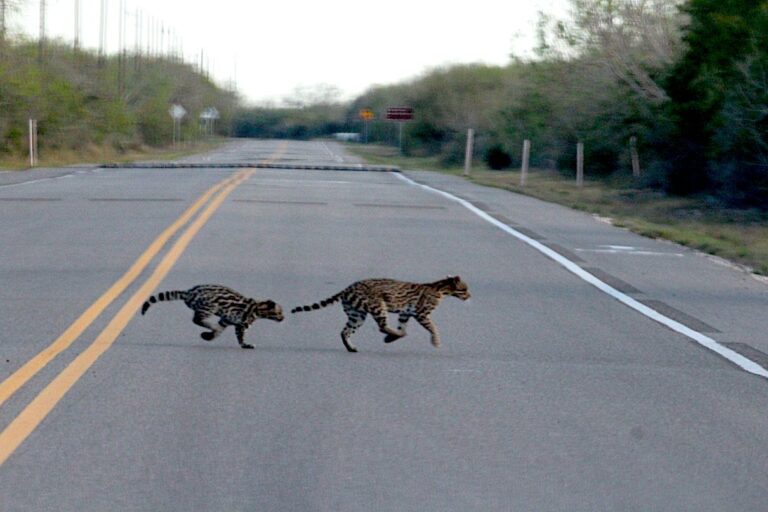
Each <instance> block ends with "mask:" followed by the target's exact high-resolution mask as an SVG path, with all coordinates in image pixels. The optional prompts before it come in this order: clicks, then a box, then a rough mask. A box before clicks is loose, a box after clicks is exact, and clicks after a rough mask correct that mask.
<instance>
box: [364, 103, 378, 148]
mask: <svg viewBox="0 0 768 512" xmlns="http://www.w3.org/2000/svg"><path fill="white" fill-rule="evenodd" d="M375 117H376V116H375V115H374V113H373V110H371V109H369V108H364V109H362V110H361V111H360V119H362V120H363V144H367V143H368V123H369V122H370V121H373V119H374V118H375Z"/></svg>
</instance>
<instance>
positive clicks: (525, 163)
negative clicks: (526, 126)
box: [520, 139, 531, 187]
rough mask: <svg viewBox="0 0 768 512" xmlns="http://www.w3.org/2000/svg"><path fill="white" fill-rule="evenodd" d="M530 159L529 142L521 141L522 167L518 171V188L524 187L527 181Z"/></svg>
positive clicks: (526, 140)
mask: <svg viewBox="0 0 768 512" xmlns="http://www.w3.org/2000/svg"><path fill="white" fill-rule="evenodd" d="M530 159H531V141H530V140H528V139H525V140H524V141H523V167H522V169H520V186H521V187H524V186H525V184H526V182H527V181H528V162H529V161H530Z"/></svg>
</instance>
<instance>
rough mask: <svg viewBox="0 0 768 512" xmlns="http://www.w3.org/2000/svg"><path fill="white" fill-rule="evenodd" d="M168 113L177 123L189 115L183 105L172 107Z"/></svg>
mask: <svg viewBox="0 0 768 512" xmlns="http://www.w3.org/2000/svg"><path fill="white" fill-rule="evenodd" d="M168 113H169V114H170V115H171V117H172V118H173V119H174V120H175V121H178V120H179V119H181V118H183V117H184V116H185V115H187V109H185V108H184V107H182V106H181V105H176V104H174V105H171V108H170V109H168Z"/></svg>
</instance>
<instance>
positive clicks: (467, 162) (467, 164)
mask: <svg viewBox="0 0 768 512" xmlns="http://www.w3.org/2000/svg"><path fill="white" fill-rule="evenodd" d="M474 140H475V130H473V129H472V128H470V129H468V130H467V149H466V151H465V152H464V176H469V173H470V171H471V170H472V149H473V146H474Z"/></svg>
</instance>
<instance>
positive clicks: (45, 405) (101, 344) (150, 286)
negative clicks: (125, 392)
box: [0, 144, 285, 466]
mask: <svg viewBox="0 0 768 512" xmlns="http://www.w3.org/2000/svg"><path fill="white" fill-rule="evenodd" d="M284 149H285V144H283V145H282V146H281V147H280V148H279V149H278V153H280V152H282V151H284ZM275 157H276V156H273V158H275ZM252 174H253V171H238V172H236V173H235V174H234V175H233V176H231V177H229V178H227V179H225V180H223V181H221V182H219V183H218V184H216V185H214V186H213V187H211V188H210V189H208V190H207V191H206V192H205V193H204V194H203V195H202V196H200V198H198V199H197V200H196V201H195V202H194V203H193V204H192V205H191V206H190V207H189V208H188V209H187V210H186V211H185V212H184V213H182V215H181V216H180V217H179V218H178V219H177V220H176V221H175V222H174V223H173V224H171V225H170V226H168V227H167V228H166V229H165V230H164V231H163V232H162V233H160V235H159V236H158V237H157V238H156V239H155V240H154V241H153V242H152V243H151V244H150V245H149V247H148V248H147V249H146V250H145V251H144V252H143V253H142V254H141V255H140V256H139V258H138V259H137V260H136V261H135V262H134V263H133V265H131V267H130V268H129V269H128V271H126V273H125V274H124V275H123V276H122V277H120V278H119V279H118V280H117V281H115V283H114V284H113V285H112V286H111V287H110V288H109V289H108V290H107V291H106V292H104V294H102V295H101V296H100V297H99V298H98V299H96V301H95V302H94V303H93V304H91V305H90V306H89V307H88V309H86V310H85V311H84V312H83V313H82V314H81V315H80V316H79V317H78V318H77V320H75V321H74V322H73V323H72V325H70V326H69V327H68V328H67V329H66V330H65V331H64V332H63V333H62V334H61V335H60V336H59V337H58V338H57V339H56V340H55V341H54V342H53V343H52V344H51V345H50V346H48V347H47V348H45V349H43V350H42V351H41V352H40V353H38V354H37V355H36V356H34V357H33V358H32V359H30V360H29V361H28V362H26V363H25V364H24V365H23V366H21V367H20V368H19V369H18V370H16V371H15V372H14V373H13V374H12V375H10V376H9V377H8V378H6V379H5V380H4V381H3V382H1V383H0V406H2V405H3V404H4V403H5V402H6V401H7V400H8V399H10V398H11V397H12V396H13V394H14V393H16V392H17V391H18V390H19V389H20V388H21V387H22V386H23V385H24V384H26V383H27V382H28V381H29V380H30V379H31V378H32V377H34V376H35V375H36V374H37V373H38V372H40V371H41V370H42V369H43V368H45V366H46V365H48V363H50V362H51V361H52V360H53V359H54V358H56V356H58V355H59V354H61V353H62V352H63V351H65V350H66V349H67V348H69V347H70V346H71V345H72V343H74V342H75V340H76V339H77V338H78V337H79V336H80V335H81V334H82V333H83V332H84V331H85V330H86V329H87V328H88V327H89V326H90V325H91V324H92V323H93V322H94V321H95V320H96V318H97V317H98V316H99V315H100V314H101V313H102V312H103V311H104V310H105V309H106V308H107V307H108V306H109V305H110V304H111V303H112V302H113V301H114V300H115V299H116V298H117V297H118V296H120V294H122V293H123V292H124V291H125V290H126V289H127V288H128V286H130V285H131V284H132V283H133V282H134V281H135V280H136V279H137V278H138V277H139V275H140V274H141V273H142V272H143V271H144V270H145V269H146V268H147V266H149V264H150V263H151V262H152V260H153V259H154V258H155V257H156V256H157V255H158V254H159V252H160V251H161V250H162V249H163V247H164V246H165V245H166V244H167V243H168V241H169V240H170V239H171V238H172V237H173V236H174V235H175V234H176V233H177V232H178V231H179V230H181V228H182V227H183V226H185V225H186V224H187V223H188V222H190V220H191V219H193V218H194V217H195V214H197V213H198V211H200V210H201V209H202V212H201V213H200V214H199V215H198V216H197V217H196V218H194V220H192V222H191V223H190V224H189V226H188V227H187V229H186V230H185V231H184V232H183V233H182V234H181V235H179V237H178V239H177V240H176V242H175V243H174V244H173V246H172V247H171V249H169V250H168V252H167V253H166V254H165V256H164V257H163V258H162V259H161V260H160V263H159V264H158V265H157V267H156V268H155V269H154V271H153V272H152V274H151V275H150V276H149V277H148V278H147V279H146V280H145V281H144V283H143V284H142V285H141V286H140V287H139V289H138V290H136V292H135V293H134V294H133V295H132V296H131V298H130V299H128V301H126V303H125V304H124V305H123V306H122V307H121V308H120V310H119V311H118V312H117V313H116V314H115V316H114V317H113V318H112V320H111V321H110V322H109V324H108V325H107V326H106V327H105V328H104V330H103V331H102V332H101V333H100V334H99V335H98V336H97V337H96V339H95V340H94V341H93V343H91V345H90V346H88V348H86V349H85V350H84V351H83V352H81V353H80V354H79V355H78V356H77V357H76V358H75V359H74V360H73V361H72V362H71V363H70V364H69V365H68V366H67V367H66V368H64V370H62V371H61V373H59V375H58V376H56V377H55V378H54V380H53V381H51V383H50V384H48V385H47V386H46V387H45V388H44V389H43V390H42V391H41V392H40V393H39V394H38V395H37V396H36V397H35V398H34V399H33V400H32V402H30V404H29V405H27V407H25V408H24V409H23V410H22V411H21V412H20V413H19V414H18V416H16V418H14V420H13V421H12V422H11V423H10V424H9V425H8V426H7V427H6V428H5V430H3V431H2V432H0V466H2V465H3V464H4V463H5V461H6V460H8V457H10V456H11V455H12V454H13V453H14V452H15V451H16V449H17V448H18V447H19V446H20V445H21V444H22V443H23V442H24V441H25V440H26V439H27V437H29V435H30V434H31V433H32V432H33V431H34V430H35V429H36V428H37V426H38V425H39V424H40V423H41V422H42V421H43V420H44V419H45V417H46V416H47V415H48V414H49V413H50V412H51V410H53V408H54V407H55V406H56V404H57V403H58V402H59V401H60V400H61V399H62V398H63V397H64V395H65V394H66V393H67V392H68V391H69V390H70V389H71V388H72V386H74V385H75V383H76V382H77V381H78V380H79V379H80V377H82V376H83V375H84V374H85V372H86V371H88V369H89V368H90V367H91V366H92V365H93V364H94V363H95V362H96V360H97V359H98V358H99V357H100V356H101V355H102V354H103V353H104V352H106V351H107V350H108V349H109V348H110V347H111V346H112V344H113V343H114V342H115V340H116V339H117V337H118V335H119V334H120V332H122V330H123V329H124V328H125V327H126V325H128V322H129V321H130V320H131V318H132V317H133V316H134V315H135V314H136V311H138V309H139V308H140V307H141V304H142V303H143V301H144V300H145V299H146V297H147V296H149V295H150V294H151V293H152V291H154V290H155V289H156V288H157V286H158V285H159V284H160V282H161V281H162V280H163V279H164V278H165V276H166V275H167V274H168V272H170V270H171V268H173V265H174V264H175V263H176V262H177V261H178V259H179V257H181V254H182V253H183V252H184V250H185V249H186V248H187V246H188V245H189V243H190V242H191V241H192V239H193V238H194V237H195V235H196V234H197V233H198V232H199V231H200V229H201V228H202V227H203V226H204V225H205V223H206V222H207V221H208V219H210V218H211V216H212V215H213V214H214V213H215V212H216V210H217V209H218V208H219V207H220V206H221V204H222V203H223V202H224V200H225V199H226V198H227V196H229V194H230V193H232V191H233V190H235V188H237V187H238V186H239V185H240V184H241V183H243V182H244V181H246V180H247V179H248V178H249V177H250V176H251V175H252ZM206 205H207V206H206Z"/></svg>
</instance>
